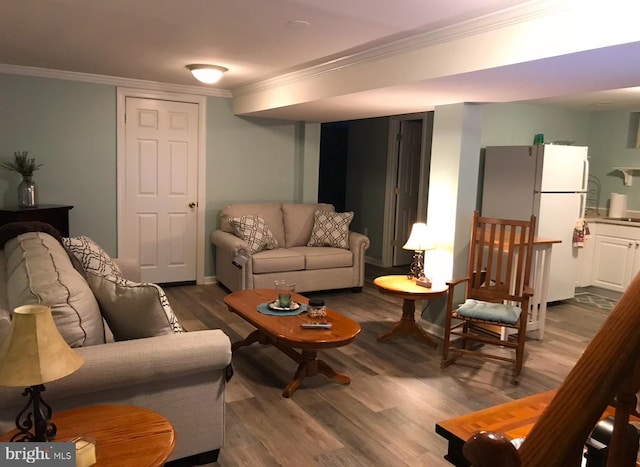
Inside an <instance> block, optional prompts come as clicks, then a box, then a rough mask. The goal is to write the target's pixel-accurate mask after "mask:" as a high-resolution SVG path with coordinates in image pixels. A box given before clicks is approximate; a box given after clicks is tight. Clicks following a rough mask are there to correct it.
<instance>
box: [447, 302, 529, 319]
mask: <svg viewBox="0 0 640 467" xmlns="http://www.w3.org/2000/svg"><path fill="white" fill-rule="evenodd" d="M521 312H522V308H520V307H519V306H513V305H505V304H503V303H491V302H483V301H480V300H474V299H471V298H468V299H467V300H465V302H464V303H463V304H462V305H461V306H460V308H458V310H457V311H456V313H457V315H458V316H461V317H463V318H472V319H482V320H485V321H494V322H497V323H505V324H516V323H517V322H518V319H519V318H520V313H521Z"/></svg>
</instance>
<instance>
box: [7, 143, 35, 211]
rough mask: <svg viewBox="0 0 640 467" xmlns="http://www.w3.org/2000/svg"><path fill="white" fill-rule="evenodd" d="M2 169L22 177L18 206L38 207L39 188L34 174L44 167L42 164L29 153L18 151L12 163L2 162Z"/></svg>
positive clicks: (14, 154)
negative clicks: (34, 179)
mask: <svg viewBox="0 0 640 467" xmlns="http://www.w3.org/2000/svg"><path fill="white" fill-rule="evenodd" d="M0 167H2V168H3V169H5V170H9V171H11V172H18V173H19V174H20V175H22V181H21V182H20V184H19V185H18V206H20V207H21V208H36V207H38V186H37V185H36V183H35V182H34V181H33V172H35V171H36V170H38V169H39V168H40V167H42V164H37V163H36V160H35V159H34V158H33V157H29V152H28V151H17V152H14V153H13V160H12V161H2V162H0Z"/></svg>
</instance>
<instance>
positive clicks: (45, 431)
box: [11, 384, 58, 442]
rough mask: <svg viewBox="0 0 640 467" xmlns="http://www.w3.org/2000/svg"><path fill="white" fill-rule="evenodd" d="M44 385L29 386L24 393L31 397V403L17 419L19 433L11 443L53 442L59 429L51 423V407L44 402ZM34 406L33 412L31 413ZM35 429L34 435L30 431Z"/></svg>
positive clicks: (28, 403) (13, 437)
mask: <svg viewBox="0 0 640 467" xmlns="http://www.w3.org/2000/svg"><path fill="white" fill-rule="evenodd" d="M44 390H45V387H44V385H43V384H39V385H37V386H29V387H28V388H26V389H25V390H24V392H23V393H22V395H23V396H29V402H27V405H26V406H25V408H24V409H22V411H20V413H19V414H18V416H17V417H16V428H17V429H18V433H16V434H15V435H13V436H12V437H11V441H22V442H48V441H53V440H54V439H55V437H56V433H57V431H58V429H57V428H56V426H55V424H54V423H53V422H52V421H51V414H52V410H51V406H49V404H47V403H46V402H45V401H43V400H42V396H41V395H40V394H41V393H42V392H44ZM32 406H33V410H32V411H29V410H30V409H31V407H32ZM32 428H33V433H32V432H31V431H29V430H31V429H32Z"/></svg>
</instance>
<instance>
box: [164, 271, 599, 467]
mask: <svg viewBox="0 0 640 467" xmlns="http://www.w3.org/2000/svg"><path fill="white" fill-rule="evenodd" d="M396 271H398V270H395V271H394V270H389V269H380V268H377V267H374V266H370V265H367V267H366V284H365V287H364V289H363V291H362V293H352V292H351V291H350V290H341V291H329V292H315V293H312V294H304V295H305V296H307V297H321V298H324V299H325V301H326V303H327V305H328V306H329V307H331V308H332V309H334V310H336V311H339V312H341V313H343V314H345V315H347V316H349V317H351V318H352V319H354V320H356V321H358V322H359V323H360V324H361V326H362V332H361V333H360V335H359V336H358V337H357V338H356V340H355V341H354V342H353V343H351V344H350V345H348V346H345V347H340V348H337V349H330V350H326V351H321V352H320V353H319V358H322V359H324V360H325V361H326V362H327V363H328V364H329V365H331V366H332V367H333V368H335V369H336V370H337V371H339V372H344V373H346V374H348V375H349V376H350V377H351V384H350V385H348V386H342V385H339V384H336V383H335V382H334V381H332V380H330V379H328V378H325V377H324V376H322V375H318V376H315V377H313V378H306V379H305V380H304V381H303V384H302V386H301V387H300V388H299V389H298V391H297V392H296V393H295V394H294V395H293V397H292V398H290V399H285V398H283V397H282V395H281V393H282V389H283V388H284V387H285V386H286V384H287V383H288V382H289V381H290V379H291V377H292V376H293V373H294V372H295V369H296V367H297V364H296V363H295V362H294V361H293V360H291V359H290V358H289V357H287V356H286V355H284V354H283V353H281V352H280V351H278V350H277V349H275V348H273V347H269V346H262V345H260V344H253V345H252V346H250V347H244V348H241V349H238V351H237V352H236V353H235V354H234V357H233V365H234V369H235V375H234V377H233V379H232V380H231V381H230V382H229V383H228V385H227V390H226V395H225V398H226V432H225V444H224V447H223V448H222V450H221V453H220V458H219V460H218V463H217V464H212V465H219V466H224V467H230V466H251V467H260V466H295V467H302V466H372V465H375V466H378V467H381V466H393V467H400V466H429V467H439V466H449V465H450V464H449V463H448V462H446V461H445V460H444V459H443V455H444V454H445V453H446V449H447V443H446V441H445V440H444V439H443V438H442V437H440V436H439V435H437V434H436V433H435V431H434V426H435V423H436V422H437V421H440V420H443V419H447V418H451V417H455V416H458V415H462V414H465V413H468V412H471V411H475V410H479V409H482V408H486V407H489V406H493V405H496V404H501V403H503V402H507V401H510V400H513V399H518V398H521V397H525V396H528V395H531V394H535V393H538V392H542V391H546V390H548V389H553V388H556V387H558V386H559V385H560V383H561V382H562V381H563V379H564V378H565V377H566V375H567V373H568V372H569V371H570V369H571V368H572V367H573V365H574V363H575V362H576V360H577V359H578V358H579V356H580V354H581V353H582V351H583V350H584V349H585V347H586V346H587V345H588V343H589V342H590V340H591V339H592V337H593V336H594V335H595V333H596V332H597V331H598V329H599V328H600V326H601V325H602V323H603V322H604V320H605V319H606V317H607V313H608V312H607V311H606V310H600V309H597V308H591V307H580V306H577V305H576V304H575V303H570V302H561V303H560V304H557V305H554V306H551V307H549V309H548V314H547V320H546V330H545V334H544V340H542V341H538V340H533V339H531V340H529V341H527V343H526V356H525V364H524V369H523V373H522V378H521V383H520V385H518V386H514V385H512V384H511V365H509V364H507V363H502V362H493V361H486V360H474V359H471V358H466V359H461V360H459V362H458V363H456V364H454V365H451V366H449V367H448V368H446V369H444V370H442V369H440V356H441V345H440V344H441V340H440V339H438V348H436V349H433V348H431V347H429V346H427V345H425V344H424V343H421V342H419V341H417V340H415V339H414V338H413V337H406V336H401V337H398V338H395V339H392V340H390V341H388V342H385V343H378V342H377V341H376V337H377V336H378V335H379V334H381V333H383V332H385V331H387V330H388V329H389V328H390V327H391V326H393V324H394V323H395V322H396V321H397V320H399V318H400V315H401V309H402V301H401V300H398V299H394V298H391V297H388V296H384V295H381V294H380V293H379V292H378V291H377V289H376V288H375V287H374V286H373V285H372V281H373V279H374V278H375V277H377V276H379V275H385V274H394V273H397V272H396ZM399 271H403V270H402V269H400V270H399ZM165 290H166V292H167V295H168V297H169V300H170V302H171V305H172V307H173V309H174V311H175V313H176V315H177V316H178V318H179V320H180V322H181V323H182V324H183V326H184V327H185V329H187V330H189V331H195V330H199V329H209V328H211V329H215V328H221V329H223V330H224V331H225V332H226V333H227V334H228V335H229V337H230V338H231V341H232V342H234V341H237V340H240V339H242V338H244V337H245V336H246V335H247V334H249V333H250V332H251V331H252V330H253V327H252V326H251V325H249V324H248V323H246V322H244V321H243V320H242V319H241V318H239V317H238V316H237V315H235V314H232V313H231V312H229V311H228V310H227V308H226V306H225V305H224V302H223V298H224V296H225V295H226V294H227V293H228V291H227V290H226V289H224V288H223V287H221V286H219V285H195V286H181V287H167V288H166V289H165ZM420 304H421V302H418V303H417V305H418V309H420ZM422 306H423V307H424V306H426V302H422ZM430 306H435V304H432V305H430ZM430 312H431V310H429V309H428V310H427V312H425V313H424V315H423V316H427V315H428V313H430ZM420 322H421V323H422V324H423V325H424V326H425V327H427V326H428V325H429V323H428V322H427V321H426V320H425V319H421V320H420Z"/></svg>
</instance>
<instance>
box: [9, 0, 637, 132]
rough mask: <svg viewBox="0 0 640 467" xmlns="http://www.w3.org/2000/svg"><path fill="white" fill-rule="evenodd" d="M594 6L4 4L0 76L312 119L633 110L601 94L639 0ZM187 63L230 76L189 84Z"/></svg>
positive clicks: (512, 0)
mask: <svg viewBox="0 0 640 467" xmlns="http://www.w3.org/2000/svg"><path fill="white" fill-rule="evenodd" d="M598 3H602V2H597V1H596V0H593V1H592V0H556V1H555V2H554V1H552V0H549V1H539V0H533V1H526V2H525V1H522V0H393V1H391V0H3V1H2V2H0V72H3V71H4V72H13V73H25V74H29V73H31V74H33V73H34V71H35V70H38V69H49V70H59V71H64V72H73V73H75V74H77V75H78V76H81V77H82V76H84V77H85V78H86V76H85V75H83V74H91V75H99V76H102V77H117V78H127V79H130V80H141V81H140V82H139V84H140V85H144V83H143V81H144V82H159V83H169V84H172V85H176V87H177V88H180V87H182V89H184V90H185V91H187V92H204V93H208V94H212V95H229V96H232V97H233V98H234V111H236V113H238V114H241V115H258V116H264V117H272V118H283V119H295V120H307V121H337V120H346V119H353V118H365V117H371V116H380V115H395V114H402V113H411V112H419V111H425V110H430V109H433V107H434V106H436V105H443V104H450V103H456V102H507V101H514V100H526V99H540V98H544V102H549V103H555V104H558V103H560V104H563V105H573V106H581V107H582V108H597V109H601V108H611V107H614V106H621V105H622V106H630V105H640V93H638V92H636V93H630V92H626V91H620V90H617V91H615V92H603V91H604V90H609V89H617V88H623V87H624V88H626V87H630V86H638V85H640V60H638V57H639V56H640V33H636V32H635V30H636V29H638V30H640V28H637V26H636V27H633V29H631V27H629V28H628V29H627V23H626V22H625V21H626V19H629V20H631V19H632V18H634V16H632V14H633V13H638V12H637V11H628V10H629V8H635V9H638V7H636V6H635V3H638V2H630V1H627V0H609V1H608V2H606V6H604V7H598V6H597V5H598ZM617 3H619V4H620V5H617ZM627 4H631V5H627ZM605 10H606V11H605ZM586 11H589V12H590V13H592V15H590V16H589V17H587V15H586V13H585V12H586ZM637 17H638V15H636V16H635V18H637ZM561 20H562V21H564V23H562V22H560V21H561ZM292 21H294V22H295V21H305V22H307V23H309V24H308V26H306V27H305V26H304V24H303V27H299V26H300V23H293V24H291V23H290V22H292ZM612 22H615V24H614V25H613V26H614V27H613V28H612V29H611V30H608V29H607V27H608V26H611V23H612ZM620 22H621V23H620ZM634 26H635V25H634ZM547 38H548V39H549V41H548V42H549V43H547V41H546V39H547ZM190 63H211V64H216V65H221V66H224V67H227V68H228V69H229V71H228V72H227V73H225V75H224V76H223V78H222V80H221V81H220V82H219V83H217V84H216V85H214V88H213V89H212V88H210V87H209V88H206V89H205V88H200V89H197V88H196V87H195V86H201V85H199V83H197V82H196V81H195V80H194V78H193V77H192V76H191V75H190V74H189V73H188V71H187V70H186V68H185V66H186V65H188V64H190ZM73 73H72V74H67V75H66V76H73ZM131 82H134V83H138V81H131ZM216 93H217V94H216ZM557 96H562V97H561V98H559V97H557ZM605 102H611V103H610V104H607V105H603V106H596V105H595V104H602V103H605Z"/></svg>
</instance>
